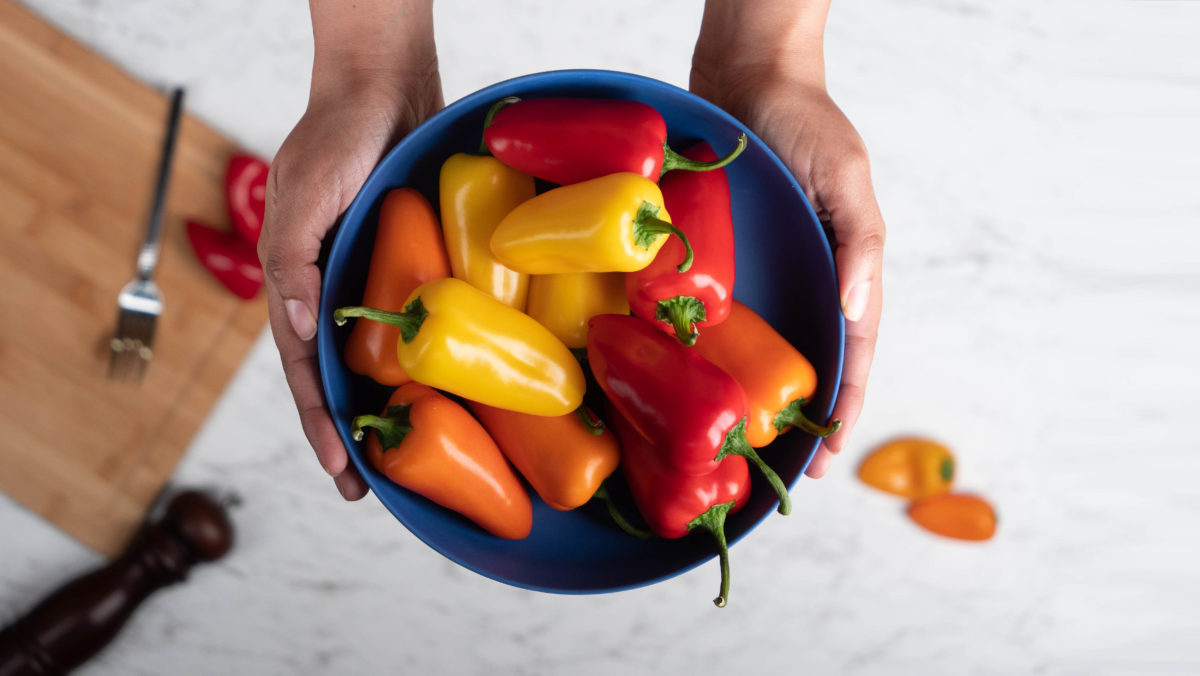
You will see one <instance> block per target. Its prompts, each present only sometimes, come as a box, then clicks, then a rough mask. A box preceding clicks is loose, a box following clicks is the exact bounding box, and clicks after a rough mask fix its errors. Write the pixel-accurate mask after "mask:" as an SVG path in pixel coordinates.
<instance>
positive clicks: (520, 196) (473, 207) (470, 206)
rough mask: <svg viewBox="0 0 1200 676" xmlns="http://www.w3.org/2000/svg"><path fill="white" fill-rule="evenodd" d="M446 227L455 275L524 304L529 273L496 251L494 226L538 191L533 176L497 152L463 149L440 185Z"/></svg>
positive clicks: (506, 301) (513, 304)
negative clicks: (510, 265) (492, 154)
mask: <svg viewBox="0 0 1200 676" xmlns="http://www.w3.org/2000/svg"><path fill="white" fill-rule="evenodd" d="M438 193H439V196H440V197H439V199H440V202H441V207H442V233H443V234H444V235H445V238H446V252H447V253H448V254H449V256H450V268H451V270H452V271H453V273H454V276H455V277H457V278H459V279H461V280H463V281H465V282H467V283H469V284H470V285H471V286H474V287H475V288H477V289H480V290H481V291H484V292H486V293H488V294H489V295H491V296H492V297H494V298H496V299H497V300H499V301H500V302H502V303H504V304H505V305H509V306H511V307H514V308H516V309H518V310H524V309H525V300H526V296H527V293H528V291H529V275H527V274H525V273H521V272H517V271H515V270H510V269H509V268H507V267H505V266H504V265H503V264H501V263H500V262H499V261H497V260H496V257H495V256H493V255H492V249H491V240H492V232H493V231H494V230H495V229H496V226H497V225H498V224H499V223H500V220H501V219H503V218H504V217H505V216H506V215H507V214H508V212H510V211H512V210H513V209H514V208H515V207H516V206H517V205H519V204H521V203H522V202H525V201H526V200H528V199H530V198H532V197H533V196H534V194H535V193H536V190H535V188H534V183H533V177H532V176H529V175H528V174H523V173H521V172H519V171H517V170H516V169H512V168H510V167H507V166H505V165H504V164H502V163H501V162H500V160H497V159H496V158H494V157H490V156H487V155H468V154H466V153H458V154H455V155H451V156H450V159H448V160H446V162H445V163H444V164H442V173H441V176H440V179H439V187H438Z"/></svg>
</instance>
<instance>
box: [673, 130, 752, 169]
mask: <svg viewBox="0 0 1200 676" xmlns="http://www.w3.org/2000/svg"><path fill="white" fill-rule="evenodd" d="M749 142H750V140H749V139H748V138H747V137H746V133H745V132H742V134H741V135H740V136H738V140H737V147H736V148H734V149H733V152H731V153H729V154H728V155H726V156H725V157H722V158H721V159H719V160H714V161H712V162H701V161H699V160H693V159H692V158H690V157H684V156H683V155H680V154H679V153H677V152H675V151H674V150H671V146H669V145H667V144H666V143H663V166H662V172H660V173H659V175H658V176H659V178H662V176H663V174H665V173H667V172H668V171H671V170H672V169H683V170H684V171H712V170H713V169H720V168H721V167H723V166H725V165H726V164H729V163H730V162H732V161H734V160H735V159H737V156H738V155H741V154H742V151H743V150H745V149H746V145H747V144H748V143H749Z"/></svg>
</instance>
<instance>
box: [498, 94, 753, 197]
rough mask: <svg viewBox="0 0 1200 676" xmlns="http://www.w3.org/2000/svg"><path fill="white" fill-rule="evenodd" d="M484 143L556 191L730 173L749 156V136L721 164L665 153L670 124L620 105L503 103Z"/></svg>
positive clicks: (641, 107) (647, 108)
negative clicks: (622, 176) (611, 181)
mask: <svg viewBox="0 0 1200 676" xmlns="http://www.w3.org/2000/svg"><path fill="white" fill-rule="evenodd" d="M506 102H507V105H503V107H501V108H500V109H499V110H495V108H493V112H492V113H490V114H489V121H488V122H487V123H486V124H487V127H486V128H485V129H484V130H483V141H484V143H485V144H486V145H487V148H488V150H490V151H491V152H492V154H493V155H495V157H496V159H498V160H500V161H501V162H503V163H505V164H507V165H508V166H510V167H512V168H514V169H517V170H518V171H523V172H525V173H526V174H529V175H531V176H536V177H537V178H540V179H542V180H545V181H550V182H551V183H557V184H559V185H569V184H571V183H580V182H583V181H587V180H589V179H593V178H599V177H601V176H607V175H609V174H619V173H625V172H630V173H634V174H639V175H641V176H642V177H644V178H648V179H650V180H652V181H657V180H658V179H659V177H660V176H661V175H662V174H663V173H664V172H666V171H670V170H671V169H689V170H692V171H707V170H709V169H716V168H720V167H723V166H725V165H726V164H728V163H729V162H732V161H733V159H734V158H736V157H737V156H738V155H740V154H741V152H742V151H743V150H745V148H746V135H745V134H742V135H741V136H740V137H739V138H738V145H737V147H736V148H735V149H734V150H733V152H731V153H730V154H729V155H728V156H726V157H724V158H722V159H721V160H718V161H717V162H710V163H701V162H697V161H695V160H692V159H688V158H686V157H683V156H682V155H679V154H678V153H676V152H675V151H673V150H671V148H670V147H668V146H667V123H666V121H665V120H663V117H662V115H661V114H659V112H658V111H657V110H655V109H654V107H653V106H651V105H649V104H646V103H642V102H641V101H629V100H623V99H586V98H544V99H528V100H524V101H522V100H519V99H517V98H515V97H512V98H511V99H507V100H501V101H500V102H498V103H497V105H501V104H504V103H506Z"/></svg>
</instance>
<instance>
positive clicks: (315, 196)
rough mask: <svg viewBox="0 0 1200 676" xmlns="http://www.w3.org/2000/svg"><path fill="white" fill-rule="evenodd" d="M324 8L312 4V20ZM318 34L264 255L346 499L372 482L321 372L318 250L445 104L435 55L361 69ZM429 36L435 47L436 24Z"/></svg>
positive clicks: (278, 321) (280, 340)
mask: <svg viewBox="0 0 1200 676" xmlns="http://www.w3.org/2000/svg"><path fill="white" fill-rule="evenodd" d="M318 10H319V8H318V7H317V6H316V4H315V3H314V8H313V12H314V17H313V19H314V24H315V23H316V21H317V19H318V16H317V13H318ZM317 33H318V35H317V52H318V56H317V61H316V63H315V67H314V72H313V85H312V93H311V96H310V99H309V104H308V109H307V111H306V112H305V113H304V116H303V117H302V118H301V119H300V122H299V123H298V124H297V125H296V127H295V129H293V130H292V132H291V134H290V135H288V137H287V140H285V141H284V143H283V145H282V146H281V147H280V149H279V152H278V153H277V154H276V155H275V160H274V162H272V164H271V172H270V175H269V178H268V181H267V199H266V217H265V221H264V223H263V231H262V236H261V238H260V239H259V243H258V255H259V259H260V260H261V261H262V264H263V270H264V272H265V273H266V290H267V291H266V293H267V303H268V307H269V310H270V321H271V331H272V333H273V334H274V337H275V344H276V346H277V347H278V348H279V356H280V358H281V360H282V361H283V370H284V375H285V376H286V377H287V382H288V386H289V387H290V388H291V390H292V396H293V397H294V398H295V401H296V408H297V410H298V411H299V413H300V424H301V426H302V427H303V429H304V434H305V436H306V437H308V441H309V443H310V444H312V447H313V449H314V450H315V451H316V453H317V459H318V460H319V461H320V463H321V466H322V467H323V468H324V469H325V471H326V472H328V473H329V474H330V476H332V477H333V481H334V484H336V485H337V488H338V490H339V491H340V492H341V494H342V496H343V497H344V498H346V499H347V500H357V499H359V498H361V497H363V496H364V495H366V493H367V487H366V484H365V483H364V482H363V480H362V477H361V476H359V474H358V472H357V471H356V470H355V468H354V466H353V465H352V464H351V463H350V462H349V457H348V455H347V453H346V448H345V447H344V446H343V445H342V442H341V439H340V438H339V437H338V434H337V431H336V430H335V429H334V426H333V419H332V418H331V417H330V415H329V409H328V407H327V406H326V404H325V396H324V393H323V389H322V386H321V377H320V373H319V372H318V369H317V346H316V341H315V340H313V338H314V337H315V336H316V332H317V325H316V317H317V309H318V299H319V296H320V290H321V271H320V270H319V269H318V268H317V265H316V263H317V255H318V253H319V252H320V250H321V242H322V240H323V239H324V238H325V235H326V233H328V232H329V230H330V228H332V227H333V224H334V223H335V222H336V221H337V219H338V218H339V217H340V216H341V214H342V213H343V212H344V211H345V210H346V208H347V207H348V206H349V205H350V202H351V201H352V200H353V199H354V196H355V195H356V194H357V193H358V190H359V188H361V187H362V185H363V183H364V182H365V181H366V179H367V176H368V175H370V173H371V170H372V169H373V168H374V167H375V165H376V163H377V162H378V161H379V160H380V158H381V157H382V156H383V154H384V153H385V152H386V151H387V150H388V149H389V148H390V147H391V146H392V145H393V144H394V143H396V142H397V141H399V140H400V139H401V138H403V136H404V135H405V134H407V133H408V132H409V131H411V130H412V129H413V127H415V126H416V125H418V124H419V123H421V122H422V121H423V120H424V119H425V118H427V117H429V116H430V115H432V114H433V113H434V112H436V111H437V110H438V109H440V108H441V107H442V93H441V82H440V79H439V77H438V71H437V59H436V56H433V55H430V57H429V58H427V59H419V60H417V61H416V62H415V66H416V67H412V68H388V69H383V68H372V69H363V68H359V67H356V66H355V65H354V64H353V63H351V61H353V60H352V59H346V58H344V55H343V53H341V52H340V51H339V50H330V51H333V52H336V53H335V54H333V55H332V56H329V57H325V58H324V59H323V57H322V45H321V33H320V30H318V31H317ZM429 38H430V39H429V43H430V46H431V47H432V34H431V31H430V36H429ZM404 65H406V66H407V65H414V62H408V63H405V64H404Z"/></svg>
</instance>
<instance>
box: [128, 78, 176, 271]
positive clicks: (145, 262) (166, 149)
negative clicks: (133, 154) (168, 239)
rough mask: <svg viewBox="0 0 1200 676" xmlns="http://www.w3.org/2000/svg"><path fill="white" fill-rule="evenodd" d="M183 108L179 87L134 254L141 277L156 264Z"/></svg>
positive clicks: (174, 91) (172, 105)
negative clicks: (146, 221) (141, 236)
mask: <svg viewBox="0 0 1200 676" xmlns="http://www.w3.org/2000/svg"><path fill="white" fill-rule="evenodd" d="M182 111H183V88H182V87H176V88H175V89H174V90H173V91H172V92H171V113H170V117H168V118H167V133H166V136H165V137H164V138H163V145H162V156H161V157H160V158H159V163H158V183H157V185H155V187H154V203H153V205H152V206H151V207H150V222H149V225H148V226H147V227H146V241H145V242H143V243H142V250H141V251H140V252H139V253H138V257H137V273H138V276H139V277H141V278H142V279H146V280H148V279H150V277H151V276H152V275H153V274H154V268H155V267H156V266H157V265H158V252H159V249H160V248H161V247H162V231H163V212H164V210H165V207H166V201H167V184H168V183H169V182H170V179H171V158H172V156H174V154H175V137H176V136H177V135H178V132H179V118H180V117H181V113H182Z"/></svg>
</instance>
